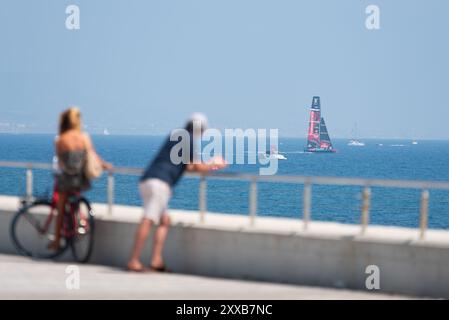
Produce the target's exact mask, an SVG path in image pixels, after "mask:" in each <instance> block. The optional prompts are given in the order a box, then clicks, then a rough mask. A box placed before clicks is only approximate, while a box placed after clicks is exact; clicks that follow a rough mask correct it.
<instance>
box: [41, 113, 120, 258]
mask: <svg viewBox="0 0 449 320" xmlns="http://www.w3.org/2000/svg"><path fill="white" fill-rule="evenodd" d="M81 128H82V125H81V113H80V111H79V109H78V108H69V109H67V110H66V111H64V112H63V113H62V114H61V116H60V120H59V136H58V137H57V138H56V141H55V148H56V155H57V157H58V166H59V171H60V172H59V173H58V174H57V175H56V189H57V191H58V194H59V198H58V205H57V209H58V214H57V217H56V229H55V239H54V241H52V242H51V243H50V245H49V248H50V249H52V250H58V249H59V246H60V239H61V229H62V222H63V216H64V211H65V207H66V203H67V198H68V196H69V195H70V194H73V193H78V192H81V191H85V190H87V189H89V188H90V181H89V179H88V178H87V177H86V175H85V173H84V168H85V164H86V159H87V154H88V152H94V153H96V151H95V149H94V147H93V145H92V141H91V139H90V137H89V135H88V134H87V133H84V132H83V131H82V129H81ZM98 158H99V159H100V161H101V163H102V166H103V168H104V169H105V170H110V169H112V165H111V164H109V163H107V162H105V161H103V160H102V159H101V158H100V157H98Z"/></svg>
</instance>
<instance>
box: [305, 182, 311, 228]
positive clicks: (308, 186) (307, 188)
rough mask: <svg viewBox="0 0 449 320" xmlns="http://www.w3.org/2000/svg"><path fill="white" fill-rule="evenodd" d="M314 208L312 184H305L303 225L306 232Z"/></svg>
mask: <svg viewBox="0 0 449 320" xmlns="http://www.w3.org/2000/svg"><path fill="white" fill-rule="evenodd" d="M311 208H312V184H311V183H310V182H306V183H304V194H303V223H304V231H306V230H307V228H308V227H309V221H310V212H311Z"/></svg>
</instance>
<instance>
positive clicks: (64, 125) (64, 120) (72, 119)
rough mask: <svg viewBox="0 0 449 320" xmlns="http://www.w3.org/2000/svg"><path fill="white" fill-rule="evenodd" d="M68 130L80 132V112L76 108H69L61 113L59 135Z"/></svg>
mask: <svg viewBox="0 0 449 320" xmlns="http://www.w3.org/2000/svg"><path fill="white" fill-rule="evenodd" d="M68 130H77V131H81V112H80V110H79V109H78V108H76V107H71V108H69V109H67V110H65V111H64V112H63V113H61V117H60V119H59V134H60V135H61V134H63V133H64V132H66V131H68Z"/></svg>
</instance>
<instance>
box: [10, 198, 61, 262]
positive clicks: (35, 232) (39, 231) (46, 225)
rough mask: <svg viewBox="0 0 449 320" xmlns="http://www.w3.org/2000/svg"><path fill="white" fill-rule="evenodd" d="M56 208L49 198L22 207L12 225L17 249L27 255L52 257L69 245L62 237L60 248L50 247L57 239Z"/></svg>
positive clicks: (13, 240)
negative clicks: (51, 248) (55, 249)
mask: <svg viewBox="0 0 449 320" xmlns="http://www.w3.org/2000/svg"><path fill="white" fill-rule="evenodd" d="M56 214H57V213H56V209H55V208H53V207H52V204H51V202H50V201H48V200H36V201H34V202H33V203H31V204H30V205H27V206H24V207H23V208H22V209H20V210H19V211H18V212H17V213H16V215H15V216H14V218H13V220H12V221H11V225H10V236H11V240H12V243H13V244H14V246H15V248H16V249H17V251H18V252H19V253H20V254H22V255H26V256H30V257H34V258H41V259H51V258H55V257H57V256H59V255H61V254H62V253H63V252H64V251H65V249H66V248H67V246H68V243H67V241H66V239H64V238H61V244H60V249H59V250H57V251H54V250H50V249H48V245H49V244H50V242H51V241H53V240H54V239H55V223H56Z"/></svg>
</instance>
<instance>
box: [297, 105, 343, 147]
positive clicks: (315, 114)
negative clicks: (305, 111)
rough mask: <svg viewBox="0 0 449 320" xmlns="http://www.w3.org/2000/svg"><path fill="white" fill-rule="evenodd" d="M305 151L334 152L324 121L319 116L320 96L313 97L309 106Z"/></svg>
mask: <svg viewBox="0 0 449 320" xmlns="http://www.w3.org/2000/svg"><path fill="white" fill-rule="evenodd" d="M304 151H305V152H323V153H333V152H335V149H334V147H333V146H332V141H331V138H330V137H329V133H328V132H327V128H326V122H325V121H324V118H323V117H321V104H320V97H313V100H312V107H311V108H310V120H309V131H308V134H307V146H306V147H305V148H304Z"/></svg>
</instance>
